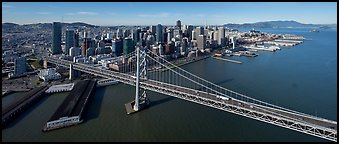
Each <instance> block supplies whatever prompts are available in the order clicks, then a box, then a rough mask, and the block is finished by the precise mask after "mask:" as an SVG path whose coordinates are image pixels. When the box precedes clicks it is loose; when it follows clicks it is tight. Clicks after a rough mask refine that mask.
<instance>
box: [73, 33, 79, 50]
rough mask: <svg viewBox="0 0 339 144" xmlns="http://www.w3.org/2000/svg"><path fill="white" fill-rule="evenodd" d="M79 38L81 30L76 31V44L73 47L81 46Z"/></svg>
mask: <svg viewBox="0 0 339 144" xmlns="http://www.w3.org/2000/svg"><path fill="white" fill-rule="evenodd" d="M79 39H80V37H79V32H76V33H75V34H74V45H73V47H80V45H79Z"/></svg>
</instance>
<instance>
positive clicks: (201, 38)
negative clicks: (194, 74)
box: [197, 35, 206, 50]
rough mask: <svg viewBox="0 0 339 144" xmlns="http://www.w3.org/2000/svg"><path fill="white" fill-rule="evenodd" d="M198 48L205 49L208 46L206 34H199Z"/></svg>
mask: <svg viewBox="0 0 339 144" xmlns="http://www.w3.org/2000/svg"><path fill="white" fill-rule="evenodd" d="M197 44H198V49H199V50H205V47H206V36H204V35H199V36H198V39H197Z"/></svg>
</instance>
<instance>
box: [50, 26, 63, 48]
mask: <svg viewBox="0 0 339 144" xmlns="http://www.w3.org/2000/svg"><path fill="white" fill-rule="evenodd" d="M52 39H53V41H52V54H61V23H60V22H53V34H52Z"/></svg>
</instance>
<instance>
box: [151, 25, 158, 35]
mask: <svg viewBox="0 0 339 144" xmlns="http://www.w3.org/2000/svg"><path fill="white" fill-rule="evenodd" d="M156 28H157V27H156V26H151V27H150V31H151V34H153V35H154V34H155V33H156Z"/></svg>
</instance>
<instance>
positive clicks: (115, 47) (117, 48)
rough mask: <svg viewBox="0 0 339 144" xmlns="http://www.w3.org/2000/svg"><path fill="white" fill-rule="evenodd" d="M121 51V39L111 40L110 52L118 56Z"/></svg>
mask: <svg viewBox="0 0 339 144" xmlns="http://www.w3.org/2000/svg"><path fill="white" fill-rule="evenodd" d="M122 52H123V43H122V39H114V40H113V41H112V53H113V54H115V55H116V56H119V55H120V54H121V53H122Z"/></svg>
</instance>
